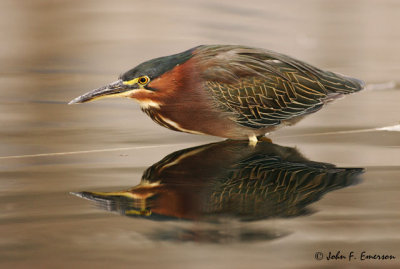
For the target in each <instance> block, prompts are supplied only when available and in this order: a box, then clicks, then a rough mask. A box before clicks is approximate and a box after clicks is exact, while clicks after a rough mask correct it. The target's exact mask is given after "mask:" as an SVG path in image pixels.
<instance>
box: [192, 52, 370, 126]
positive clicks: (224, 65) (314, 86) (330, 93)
mask: <svg viewBox="0 0 400 269" xmlns="http://www.w3.org/2000/svg"><path fill="white" fill-rule="evenodd" d="M195 57H197V58H198V59H199V62H200V63H201V65H200V67H201V68H202V73H201V74H202V78H203V80H204V81H205V88H206V89H207V90H208V91H209V92H210V93H211V96H212V97H213V99H214V100H215V103H216V106H217V107H218V108H219V109H221V110H222V111H225V112H231V113H234V115H235V120H236V121H237V123H238V124H240V125H242V126H247V127H251V128H264V127H266V126H271V125H279V124H280V123H282V122H283V121H287V122H293V121H295V120H296V119H298V118H299V117H301V116H304V115H307V114H309V113H312V112H315V111H317V110H319V109H320V108H322V106H323V105H324V104H325V103H327V102H329V101H331V100H333V99H336V98H338V97H340V96H342V95H343V94H349V93H352V92H356V91H359V90H361V89H362V88H363V87H364V84H363V82H362V81H360V80H357V79H353V78H349V77H345V76H343V75H339V74H335V73H333V72H329V71H322V70H320V69H318V68H316V67H313V66H311V65H309V64H306V63H304V62H302V61H299V60H295V59H293V58H291V57H289V56H286V55H283V54H279V53H275V52H272V51H266V50H261V49H252V48H246V47H239V46H205V47H201V48H200V49H198V51H197V52H196V54H195Z"/></svg>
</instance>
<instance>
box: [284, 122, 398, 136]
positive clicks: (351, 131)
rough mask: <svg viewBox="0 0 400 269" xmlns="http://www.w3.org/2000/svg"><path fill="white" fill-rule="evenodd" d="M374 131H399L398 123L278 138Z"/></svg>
mask: <svg viewBox="0 0 400 269" xmlns="http://www.w3.org/2000/svg"><path fill="white" fill-rule="evenodd" d="M376 131H389V132H390V131H393V132H399V131H400V124H397V125H392V126H386V127H378V128H368V129H358V130H347V131H335V132H324V133H310V134H298V135H283V136H279V138H281V137H284V138H287V137H302V136H321V135H333V134H358V133H368V132H376Z"/></svg>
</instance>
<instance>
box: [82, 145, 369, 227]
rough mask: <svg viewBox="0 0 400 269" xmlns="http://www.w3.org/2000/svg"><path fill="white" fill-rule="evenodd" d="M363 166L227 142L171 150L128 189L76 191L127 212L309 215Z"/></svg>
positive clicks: (189, 216) (164, 216) (202, 216)
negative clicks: (325, 161)
mask: <svg viewBox="0 0 400 269" xmlns="http://www.w3.org/2000/svg"><path fill="white" fill-rule="evenodd" d="M362 172H363V169H362V168H339V167H336V166H335V165H333V164H329V163H322V162H314V161H310V160H308V159H306V158H305V157H303V156H302V155H301V154H300V153H299V152H298V151H297V150H296V149H295V148H290V147H284V146H279V145H276V144H272V143H269V142H259V143H258V144H257V145H256V146H255V147H249V146H248V143H247V142H246V141H230V140H227V141H223V142H219V143H212V144H207V145H202V146H198V147H193V148H188V149H184V150H179V151H176V152H174V153H171V154H169V155H168V156H166V157H165V158H164V159H162V160H161V161H159V162H157V163H155V164H154V165H152V166H151V167H149V168H148V169H147V170H146V171H145V172H144V173H143V176H142V179H141V182H140V184H139V185H137V186H134V187H132V188H130V189H128V190H123V191H115V192H91V191H85V192H79V193H74V194H75V195H77V196H79V197H82V198H86V199H89V200H92V201H93V202H95V203H96V204H97V205H98V206H100V207H101V208H104V209H106V210H109V211H116V212H119V213H120V214H123V215H126V216H134V217H143V218H148V219H153V220H168V219H185V220H203V221H204V220H205V221H215V220H218V218H221V217H228V218H235V219H239V220H242V221H250V220H259V219H266V218H271V217H294V216H300V215H304V214H307V213H309V212H310V210H309V209H308V206H309V205H310V204H312V203H314V202H316V201H318V200H319V199H320V198H321V197H322V196H323V195H324V194H326V193H328V192H330V191H333V190H337V189H341V188H345V187H348V186H351V185H354V184H356V183H357V182H359V177H358V176H359V175H360V174H361V173H362Z"/></svg>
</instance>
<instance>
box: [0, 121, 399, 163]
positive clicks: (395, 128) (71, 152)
mask: <svg viewBox="0 0 400 269" xmlns="http://www.w3.org/2000/svg"><path fill="white" fill-rule="evenodd" d="M375 131H394V132H399V131H400V124H397V125H392V126H386V127H379V128H368V129H359V130H348V131H336V132H325V133H311V134H299V135H286V136H279V138H281V137H283V138H287V137H302V136H321V135H332V134H356V133H367V132H375ZM186 144H189V143H179V144H165V145H153V146H139V147H125V148H111V149H94V150H81V151H69V152H53V153H40V154H29V155H14V156H3V157H0V160H6V159H22V158H34V157H50V156H64V155H75V154H86V153H97V152H111V151H119V150H132V149H150V148H159V147H172V146H180V145H186Z"/></svg>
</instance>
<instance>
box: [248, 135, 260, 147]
mask: <svg viewBox="0 0 400 269" xmlns="http://www.w3.org/2000/svg"><path fill="white" fill-rule="evenodd" d="M257 142H258V139H257V136H255V135H252V136H249V146H252V147H255V146H256V145H257Z"/></svg>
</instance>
